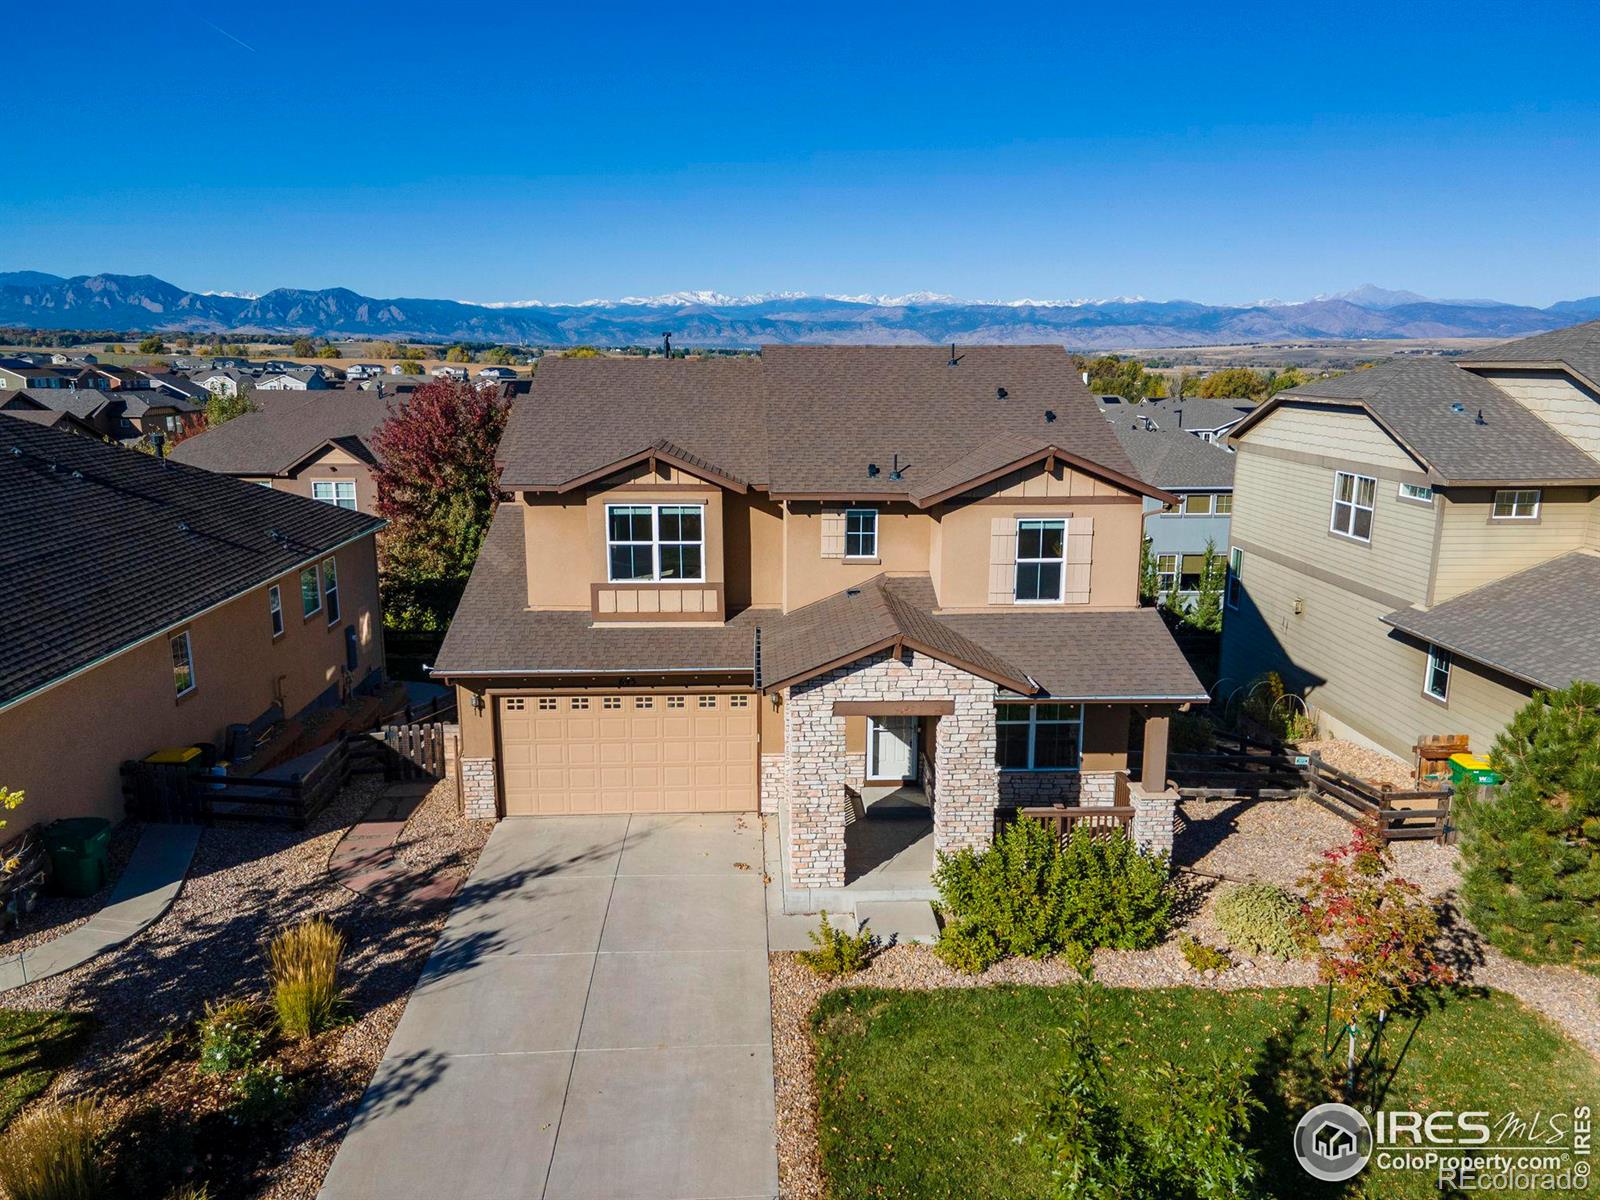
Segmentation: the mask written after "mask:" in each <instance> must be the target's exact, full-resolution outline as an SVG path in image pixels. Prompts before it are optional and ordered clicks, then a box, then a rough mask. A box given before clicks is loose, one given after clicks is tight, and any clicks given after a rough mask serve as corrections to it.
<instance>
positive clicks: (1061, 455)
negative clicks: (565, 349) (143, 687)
mask: <svg viewBox="0 0 1600 1200" xmlns="http://www.w3.org/2000/svg"><path fill="white" fill-rule="evenodd" d="M499 461H500V464H501V472H502V473H501V486H502V489H503V491H504V492H505V493H507V495H508V498H507V499H505V500H503V501H502V502H501V504H500V506H499V508H498V510H497V511H496V514H495V517H494V520H493V522H492V524H491V527H490V530H489V532H488V534H487V537H486V540H485V544H484V548H483V552H482V555H481V557H480V558H479V560H478V564H477V566H476V568H475V569H474V571H473V574H472V578H471V581H470V582H469V584H468V586H467V589H466V593H465V596H464V597H463V599H462V601H461V605H460V608H459V609H458V611H457V613H456V615H455V618H454V620H453V622H452V624H451V626H450V630H449V633H448V635H447V637H446V639H445V642H444V645H443V647H442V649H441V650H440V653H439V658H438V662H437V664H436V666H435V668H434V674H435V676H436V677H437V678H440V679H442V680H447V681H450V682H453V683H455V684H456V685H457V686H458V690H459V699H460V709H461V712H462V714H463V716H462V733H461V736H462V750H461V754H462V768H463V778H464V780H465V793H466V805H467V809H468V811H469V812H471V813H474V814H476V815H480V816H495V815H497V814H535V815H546V814H563V813H596V812H673V811H738V810H749V811H754V810H757V809H760V810H762V811H766V812H770V813H773V814H775V815H776V817H777V821H778V824H779V827H780V830H781V834H780V836H781V844H782V847H783V859H784V880H785V884H786V895H789V894H797V895H799V896H801V897H802V898H807V897H808V898H810V899H811V901H813V902H815V901H816V899H817V898H818V897H819V896H823V897H826V896H827V895H829V894H830V892H829V891H827V890H826V889H835V888H839V887H841V886H843V885H844V884H845V883H846V882H847V843H848V842H849V841H850V838H851V837H853V836H854V834H853V833H848V832H847V826H851V825H852V824H853V823H854V824H859V822H858V821H857V820H856V818H857V817H860V816H862V815H870V810H869V809H867V807H866V805H865V803H864V800H871V799H872V798H873V794H874V789H887V790H888V791H890V792H891V793H895V794H901V793H909V794H910V799H909V801H907V802H909V803H912V804H913V805H918V804H920V805H922V806H923V813H924V815H926V811H927V806H928V805H931V809H932V818H931V821H932V825H931V843H932V845H933V846H936V847H937V848H938V849H939V850H954V849H956V848H958V847H962V846H979V845H984V844H987V842H988V841H989V839H990V837H991V835H992V833H993V831H994V826H995V821H996V815H997V812H999V811H1000V810H1002V809H1005V808H1008V807H1014V806H1019V805H1021V806H1026V805H1030V804H1040V803H1044V804H1049V803H1053V802H1058V801H1059V802H1062V803H1069V804H1080V803H1081V804H1082V805H1091V806H1092V805H1105V804H1111V803H1113V801H1118V800H1120V801H1123V802H1124V803H1125V804H1127V805H1131V806H1132V807H1133V808H1135V809H1136V810H1137V816H1136V817H1135V818H1134V820H1133V822H1132V832H1133V834H1134V836H1135V838H1136V840H1137V841H1139V842H1140V844H1142V845H1144V846H1146V847H1157V848H1161V849H1167V848H1170V846H1171V838H1172V825H1173V801H1174V793H1173V792H1171V791H1170V790H1169V789H1168V788H1167V786H1166V778H1165V775H1166V771H1165V763H1166V739H1167V723H1168V719H1169V716H1170V714H1171V713H1172V712H1173V711H1174V710H1175V709H1176V708H1178V707H1179V706H1182V705H1186V704H1191V703H1204V702H1205V700H1206V693H1205V691H1204V689H1203V688H1202V687H1201V686H1200V684H1199V683H1198V682H1197V681H1196V679H1195V677H1194V675H1193V673H1192V672H1191V671H1190V669H1189V667H1188V666H1187V664H1186V663H1185V662H1184V659H1183V656H1182V654H1181V653H1180V652H1179V651H1178V648H1177V647H1176V645H1175V644H1174V642H1173V640H1172V638H1171V636H1170V635H1169V634H1168V632H1167V630H1166V627H1165V626H1164V624H1163V622H1162V620H1161V617H1160V615H1159V614H1158V613H1157V612H1156V611H1155V610H1154V609H1150V608H1141V607H1140V606H1139V598H1138V572H1139V545H1140V525H1141V515H1142V511H1143V501H1144V499H1145V498H1146V497H1151V498H1154V499H1156V500H1158V501H1170V500H1171V499H1172V497H1170V496H1167V495H1165V494H1164V493H1162V492H1160V491H1159V490H1158V489H1155V488H1152V487H1151V486H1149V485H1148V484H1146V483H1144V482H1142V481H1141V480H1140V479H1138V478H1137V477H1136V475H1135V473H1134V468H1133V465H1132V464H1131V463H1130V462H1129V461H1128V458H1127V455H1126V454H1125V453H1124V452H1123V450H1122V448H1121V447H1120V446H1119V445H1118V443H1117V439H1116V436H1115V434H1114V433H1113V431H1112V429H1111V427H1110V425H1109V424H1108V423H1107V422H1106V421H1104V420H1103V419H1101V417H1100V416H1099V415H1098V413H1097V411H1096V407H1095V401H1094V399H1093V397H1092V396H1090V394H1089V393H1088V392H1087V391H1086V390H1085V389H1084V387H1083V385H1082V384H1081V382H1080V381H1079V379H1078V376H1077V374H1076V372H1075V371H1074V370H1073V367H1072V362H1071V360H1070V358H1069V357H1068V356H1067V354H1066V353H1065V351H1063V350H1062V349H1061V348H1060V347H1058V346H1057V347H1040V346H1033V347H1020V346H1017V347H1011V346H1007V347H987V346H982V347H980V346H974V347H963V348H960V349H959V350H957V351H956V352H955V353H954V354H953V355H952V354H949V353H947V352H945V351H942V350H938V349H933V348H922V347H830V346H812V347H799V346H768V347H766V348H765V349H764V350H763V351H762V354H761V357H759V358H750V359H710V360H703V361H696V360H671V361H667V360H658V359H649V360H644V359H637V358H626V359H622V358H618V359H607V358H596V359H564V358H555V359H547V360H546V361H545V362H544V363H543V365H541V367H540V368H539V371H538V374H537V376H536V377H535V379H534V381H533V385H532V390H531V392H530V394H529V396H528V397H527V399H526V400H525V401H523V402H521V403H519V404H517V405H516V406H515V407H514V408H513V410H512V413H511V417H510V421H509V423H508V426H507V429H506V433H505V436H504V438H503V439H502V441H501V445H500V451H499ZM1141 742H1142V745H1143V750H1144V757H1143V763H1142V768H1141V771H1140V772H1139V773H1136V778H1134V779H1133V780H1130V779H1129V778H1128V773H1127V768H1128V766H1129V757H1130V751H1131V750H1132V749H1133V748H1134V747H1136V746H1138V745H1139V744H1140V743H1141ZM901 798H902V800H905V799H906V797H905V796H904V795H902V797H901ZM929 861H930V862H931V858H930V860H929ZM757 869H759V866H757ZM925 878H926V877H925V874H924V882H925Z"/></svg>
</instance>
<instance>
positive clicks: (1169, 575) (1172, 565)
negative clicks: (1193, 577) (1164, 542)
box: [1156, 554, 1178, 596]
mask: <svg viewBox="0 0 1600 1200" xmlns="http://www.w3.org/2000/svg"><path fill="white" fill-rule="evenodd" d="M1177 590H1178V556H1177V555H1176V554H1158V555H1156V591H1157V592H1159V593H1160V594H1161V595H1163V596H1165V595H1166V594H1167V593H1168V592H1175V591H1177Z"/></svg>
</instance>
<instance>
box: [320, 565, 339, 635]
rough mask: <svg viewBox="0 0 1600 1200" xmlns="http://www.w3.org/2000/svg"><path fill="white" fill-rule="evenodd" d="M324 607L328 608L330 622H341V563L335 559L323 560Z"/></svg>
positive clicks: (331, 623)
mask: <svg viewBox="0 0 1600 1200" xmlns="http://www.w3.org/2000/svg"><path fill="white" fill-rule="evenodd" d="M322 607H323V608H325V609H327V610H328V624H329V625H337V624H338V623H339V612H340V610H339V564H338V562H337V561H336V560H335V559H332V558H325V559H323V560H322Z"/></svg>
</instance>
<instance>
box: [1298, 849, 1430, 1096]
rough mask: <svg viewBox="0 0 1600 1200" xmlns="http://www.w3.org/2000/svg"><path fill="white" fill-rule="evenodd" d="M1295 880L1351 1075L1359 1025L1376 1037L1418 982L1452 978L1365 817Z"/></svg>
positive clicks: (1411, 893)
mask: <svg viewBox="0 0 1600 1200" xmlns="http://www.w3.org/2000/svg"><path fill="white" fill-rule="evenodd" d="M1300 886H1301V887H1303V888H1305V889H1306V904H1305V909H1304V916H1305V924H1306V933H1307V936H1308V937H1309V938H1310V939H1311V940H1312V941H1313V942H1314V943H1315V947H1316V951H1317V974H1318V977H1319V978H1320V979H1321V980H1322V982H1323V983H1325V984H1327V985H1328V986H1329V988H1330V989H1332V993H1333V1011H1334V1013H1335V1014H1336V1015H1337V1016H1338V1018H1339V1020H1340V1021H1341V1022H1342V1023H1343V1024H1344V1026H1345V1030H1346V1033H1347V1034H1348V1037H1349V1057H1348V1061H1347V1066H1348V1069H1349V1071H1350V1073H1351V1075H1352V1077H1353V1075H1354V1072H1355V1063H1356V1041H1357V1038H1358V1037H1359V1036H1360V1034H1361V1033H1362V1032H1363V1030H1365V1031H1366V1032H1368V1033H1370V1034H1372V1035H1373V1036H1378V1035H1379V1034H1380V1033H1381V1031H1382V1028H1383V1024H1384V1022H1385V1021H1387V1020H1388V1018H1389V1014H1390V1013H1393V1012H1395V1011H1397V1010H1402V1009H1407V1008H1410V1007H1412V1005H1413V1004H1414V1003H1415V1002H1416V1001H1417V1000H1418V999H1419V993H1420V992H1421V991H1422V989H1424V988H1428V987H1435V986H1440V985H1443V984H1447V983H1450V982H1452V981H1453V980H1454V978H1455V973H1454V972H1453V971H1452V970H1451V969H1450V968H1449V967H1448V966H1446V965H1445V964H1443V963H1441V962H1440V961H1439V960H1438V957H1437V955H1436V954H1435V952H1434V943H1435V942H1436V941H1437V940H1438V937H1439V915H1438V913H1437V912H1435V911H1434V907H1433V905H1432V904H1430V903H1429V902H1428V901H1427V900H1426V899H1425V898H1424V897H1423V895H1422V889H1421V888H1419V887H1418V886H1417V885H1416V884H1415V883H1412V882H1411V880H1409V879H1406V878H1404V877H1403V876H1400V875H1397V874H1395V872H1394V856H1393V855H1392V854H1391V853H1390V852H1389V847H1388V845H1387V844H1386V843H1385V842H1384V840H1383V835H1382V834H1381V833H1380V832H1379V831H1378V828H1377V826H1376V825H1373V824H1370V823H1364V824H1361V825H1358V826H1356V831H1355V835H1354V836H1353V837H1352V838H1351V839H1350V840H1349V841H1348V842H1346V843H1345V844H1344V845H1342V846H1336V847H1334V848H1333V849H1332V850H1329V851H1327V852H1326V853H1324V854H1323V856H1322V862H1321V864H1320V865H1319V866H1318V867H1317V868H1316V869H1315V870H1313V871H1311V872H1310V873H1309V874H1307V875H1306V876H1305V877H1304V878H1303V879H1301V880H1300Z"/></svg>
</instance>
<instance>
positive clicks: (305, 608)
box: [300, 567, 322, 618]
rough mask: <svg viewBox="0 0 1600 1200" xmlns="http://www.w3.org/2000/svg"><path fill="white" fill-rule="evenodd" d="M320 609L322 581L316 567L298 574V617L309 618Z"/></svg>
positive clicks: (308, 568)
mask: <svg viewBox="0 0 1600 1200" xmlns="http://www.w3.org/2000/svg"><path fill="white" fill-rule="evenodd" d="M321 608H322V579H321V577H320V576H319V575H318V573H317V568H316V567H307V568H306V569H305V570H304V571H301V572H300V616H301V617H302V618H304V617H309V616H311V615H312V614H313V613H315V612H317V611H319V610H320V609H321Z"/></svg>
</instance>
